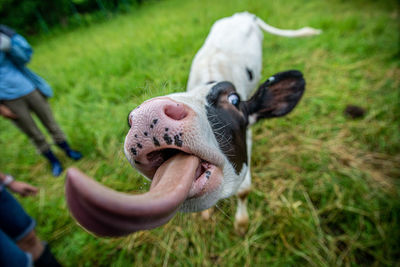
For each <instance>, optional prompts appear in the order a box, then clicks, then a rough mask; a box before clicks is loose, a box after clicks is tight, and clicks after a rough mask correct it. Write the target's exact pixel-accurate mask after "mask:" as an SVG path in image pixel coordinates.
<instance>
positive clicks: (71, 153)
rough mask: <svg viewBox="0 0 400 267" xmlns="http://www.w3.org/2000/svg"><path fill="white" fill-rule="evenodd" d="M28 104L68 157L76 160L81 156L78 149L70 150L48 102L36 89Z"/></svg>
mask: <svg viewBox="0 0 400 267" xmlns="http://www.w3.org/2000/svg"><path fill="white" fill-rule="evenodd" d="M29 106H30V107H31V109H32V110H33V111H34V112H35V113H36V115H37V116H38V117H39V119H40V120H41V121H42V123H43V124H44V125H45V126H46V128H47V129H48V130H49V132H50V134H51V136H52V137H53V140H54V142H55V143H56V144H57V145H58V146H59V147H60V148H62V149H63V150H64V151H65V153H66V154H67V156H68V157H70V158H72V159H74V160H78V159H80V158H82V154H81V153H79V152H78V151H75V150H72V149H71V148H70V147H69V145H68V143H67V141H66V137H65V135H64V133H63V131H62V130H61V128H60V127H59V126H58V124H57V122H56V121H55V119H54V117H53V113H52V111H51V108H50V105H49V103H48V102H47V101H46V99H45V98H44V96H42V95H41V94H40V92H39V91H38V90H35V91H34V92H33V93H32V94H31V95H30V98H29Z"/></svg>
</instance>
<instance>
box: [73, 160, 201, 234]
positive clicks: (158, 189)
mask: <svg viewBox="0 0 400 267" xmlns="http://www.w3.org/2000/svg"><path fill="white" fill-rule="evenodd" d="M199 164H200V160H199V158H197V157H195V156H193V155H187V154H183V153H179V154H177V155H175V156H174V157H173V158H171V159H169V160H168V161H166V162H165V163H163V164H162V165H161V166H160V167H159V168H158V170H157V172H156V174H155V176H154V178H153V184H152V186H151V188H150V191H149V192H147V193H144V194H138V195H130V194H126V193H120V192H117V191H114V190H112V189H109V188H107V187H105V186H103V185H101V184H99V183H98V182H96V181H95V180H93V179H92V178H90V177H88V176H87V175H85V174H84V173H82V172H81V171H79V170H78V169H76V168H70V169H69V170H68V171H67V180H66V185H65V187H66V188H65V192H66V199H67V203H68V205H69V208H70V210H71V213H72V215H73V216H74V217H75V218H76V220H77V221H78V222H79V223H80V224H81V225H82V226H83V227H84V228H86V229H87V230H88V231H90V232H93V233H94V234H96V235H99V236H122V235H127V234H129V233H132V232H135V231H138V230H145V229H151V228H154V227H157V226H160V225H162V224H164V223H166V222H168V221H169V220H170V219H171V218H172V217H173V215H174V214H175V212H177V210H178V208H179V207H180V205H181V204H182V202H183V201H184V200H185V199H186V198H187V195H188V193H189V190H190V188H191V185H192V183H193V181H194V180H195V174H196V169H198V166H199Z"/></svg>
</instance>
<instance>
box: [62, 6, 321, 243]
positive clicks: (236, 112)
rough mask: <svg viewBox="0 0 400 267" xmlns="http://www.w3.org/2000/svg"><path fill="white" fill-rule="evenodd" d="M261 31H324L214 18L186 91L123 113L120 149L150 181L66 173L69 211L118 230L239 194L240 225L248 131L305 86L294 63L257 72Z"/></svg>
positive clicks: (102, 231) (240, 222)
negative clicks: (133, 187)
mask: <svg viewBox="0 0 400 267" xmlns="http://www.w3.org/2000/svg"><path fill="white" fill-rule="evenodd" d="M262 30H264V31H266V32H269V33H271V34H275V35H280V36H286V37H302V36H311V35H316V34H319V33H320V32H321V31H320V30H316V29H313V28H309V27H305V28H302V29H299V30H281V29H277V28H274V27H272V26H270V25H268V24H266V23H265V22H264V21H263V20H261V19H260V18H258V17H257V16H255V15H253V14H250V13H248V12H242V13H236V14H234V15H233V16H231V17H227V18H222V19H220V20H218V21H216V22H215V23H214V25H213V26H212V28H211V31H210V33H209V35H208V37H207V39H206V40H205V43H204V44H203V46H202V47H201V49H200V50H199V51H198V53H197V54H196V55H195V57H194V60H193V62H192V65H191V69H190V74H189V78H188V83H187V91H186V92H180V93H173V94H169V95H166V96H161V97H155V98H152V99H149V100H147V101H145V102H144V103H142V104H140V105H139V106H138V107H136V108H134V109H133V110H132V111H131V112H130V113H129V115H128V124H129V127H130V129H129V132H128V134H127V136H126V138H125V143H124V153H125V155H126V158H127V159H128V161H129V162H130V164H131V165H132V166H133V167H134V168H136V169H137V170H138V171H139V172H140V173H141V174H143V175H144V176H145V177H146V178H147V179H149V180H151V181H152V184H151V187H150V190H149V192H147V193H144V194H139V195H129V194H126V193H120V192H116V191H114V190H111V189H109V188H106V187H104V186H102V185H100V184H99V183H97V182H95V181H94V180H93V179H91V178H90V177H88V176H86V175H85V174H84V173H82V172H81V171H79V170H78V169H76V168H70V169H69V170H68V172H67V181H66V198H67V203H68V205H69V208H70V210H71V213H72V215H73V216H74V217H75V219H76V220H77V221H78V222H79V223H80V224H81V225H82V226H83V227H84V228H86V229H87V230H88V231H90V232H92V233H94V234H96V235H99V236H123V235H127V234H130V233H132V232H135V231H139V230H145V229H152V228H155V227H158V226H160V225H162V224H165V223H166V222H168V221H169V220H170V219H171V218H172V217H173V216H174V214H175V213H176V212H177V211H182V212H199V211H204V210H207V209H209V208H210V207H212V206H214V205H215V204H216V203H217V202H218V201H219V200H220V199H224V198H227V197H230V196H232V195H234V194H236V195H237V196H238V208H237V212H236V215H235V223H234V226H235V229H236V231H237V232H238V233H239V234H243V233H245V232H246V229H247V225H248V220H249V218H248V213H247V208H246V201H247V195H248V193H249V192H250V189H251V174H250V161H251V146H252V143H251V135H252V134H251V129H250V126H251V125H253V124H254V123H256V122H258V121H260V120H261V119H268V118H275V117H282V116H284V115H286V114H288V113H289V112H291V111H292V110H293V108H294V107H295V106H296V105H297V103H298V102H299V100H300V99H301V97H302V95H303V92H304V90H305V80H304V78H303V75H302V73H301V72H300V71H297V70H288V71H284V72H279V73H277V74H275V75H272V76H271V77H269V78H268V79H267V80H266V81H265V82H263V83H262V84H261V85H260V86H259V87H258V89H256V90H255V92H254V93H253V91H254V89H255V88H256V87H257V85H258V84H259V82H260V79H261V67H262V40H263V33H262Z"/></svg>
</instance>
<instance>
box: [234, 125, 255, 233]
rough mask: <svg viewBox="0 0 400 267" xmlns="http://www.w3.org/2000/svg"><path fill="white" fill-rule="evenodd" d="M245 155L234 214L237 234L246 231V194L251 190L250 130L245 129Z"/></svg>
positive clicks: (247, 222) (247, 216)
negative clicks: (244, 169)
mask: <svg viewBox="0 0 400 267" xmlns="http://www.w3.org/2000/svg"><path fill="white" fill-rule="evenodd" d="M246 139H247V140H246V141H247V153H248V154H247V155H248V164H249V166H248V169H247V173H246V177H245V178H244V181H243V182H242V184H241V185H240V187H239V190H238V193H237V197H238V206H237V210H236V214H235V223H234V225H235V230H236V232H237V233H238V234H239V235H244V234H246V232H247V228H248V225H249V214H248V213H247V195H248V194H249V193H250V190H251V173H250V159H251V145H252V143H251V130H250V129H249V130H247V135H246Z"/></svg>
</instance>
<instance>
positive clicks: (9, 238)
mask: <svg viewBox="0 0 400 267" xmlns="http://www.w3.org/2000/svg"><path fill="white" fill-rule="evenodd" d="M5 187H8V188H9V189H10V190H11V191H13V192H14V193H17V194H20V195H21V196H31V195H35V194H36V193H37V191H38V190H37V188H36V187H34V186H32V185H29V184H27V183H24V182H19V181H15V180H14V178H13V177H12V176H11V175H6V174H3V173H0V266H5V267H6V266H13V267H19V266H21V267H22V266H24V267H25V266H32V264H33V265H34V266H36V267H41V266H48V267H57V266H61V265H60V264H59V263H58V261H57V260H56V259H55V258H54V256H53V254H52V253H51V251H50V248H49V246H48V245H47V244H45V243H43V242H42V241H40V239H39V238H38V237H37V235H36V234H35V230H34V228H35V224H36V223H35V220H33V219H32V218H31V217H30V216H29V215H28V214H26V212H25V211H24V209H23V208H22V207H21V205H20V204H19V203H18V202H17V200H16V199H15V198H14V197H13V196H12V195H11V194H10V193H9V192H8V191H7V189H6V188H5Z"/></svg>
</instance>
